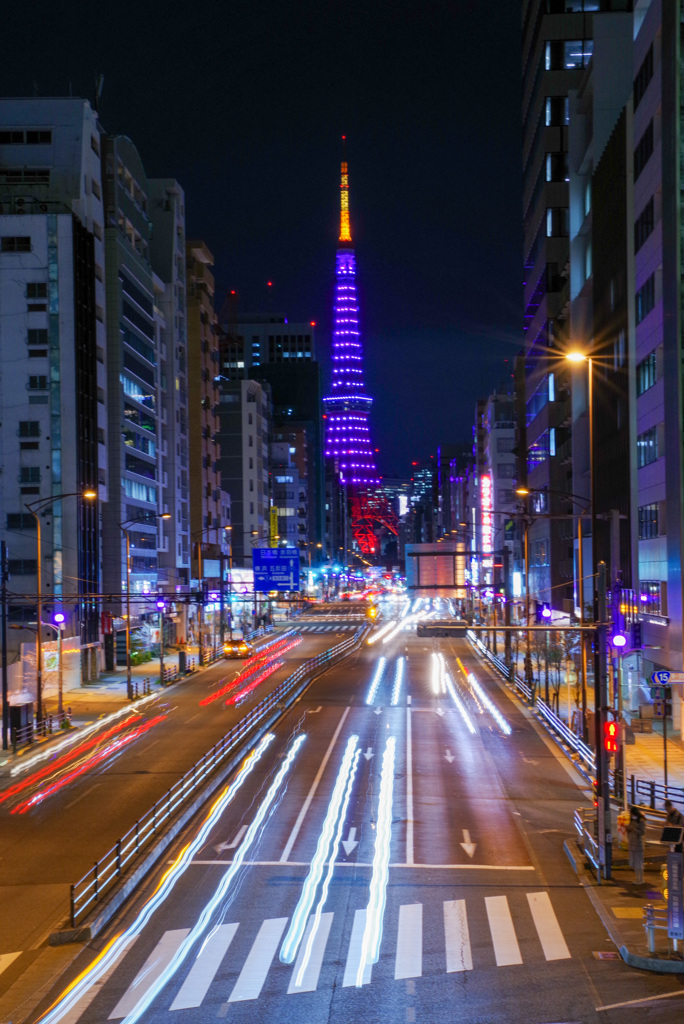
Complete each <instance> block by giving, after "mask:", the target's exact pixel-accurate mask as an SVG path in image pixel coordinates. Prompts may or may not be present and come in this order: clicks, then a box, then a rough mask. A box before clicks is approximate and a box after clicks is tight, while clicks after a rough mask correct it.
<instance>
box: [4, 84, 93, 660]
mask: <svg viewBox="0 0 684 1024" xmlns="http://www.w3.org/2000/svg"><path fill="white" fill-rule="evenodd" d="M100 147H101V136H100V129H99V126H98V122H97V115H96V113H95V112H94V111H93V110H92V109H91V107H90V105H89V103H88V102H87V101H86V100H83V99H76V98H66V99H38V98H35V99H5V100H1V101H0V306H1V307H2V317H1V318H0V407H1V409H2V430H1V431H0V437H1V438H2V440H1V447H0V470H1V472H0V507H1V508H2V519H1V520H0V535H1V536H2V538H3V540H5V541H6V543H7V547H8V552H9V570H10V573H11V577H12V581H11V586H12V590H13V592H14V593H15V594H20V595H21V594H26V595H35V594H36V591H37V576H36V573H37V560H38V557H40V560H41V567H42V588H41V589H42V592H43V594H44V595H50V597H48V598H45V600H44V603H43V612H42V617H43V620H44V621H45V620H46V619H49V618H51V617H52V615H53V614H54V613H55V612H56V611H61V612H62V613H63V614H64V615H65V616H66V624H67V631H68V634H70V635H72V636H73V635H75V636H78V637H80V641H81V647H82V650H83V652H84V657H83V658H82V672H83V676H84V678H86V679H88V678H91V677H92V676H93V675H94V674H95V673H96V672H97V670H98V668H99V665H98V659H97V652H98V648H99V640H100V631H99V623H100V615H99V612H100V609H99V606H98V603H97V601H96V600H94V599H93V595H95V594H97V593H98V592H99V590H100V580H101V547H100V543H99V508H100V506H99V502H97V501H91V502H86V501H82V500H80V498H79V497H78V496H79V495H80V494H82V493H83V492H84V490H91V489H92V490H98V489H99V498H100V500H101V501H103V502H106V501H107V498H108V488H107V484H108V480H107V457H106V448H105V440H106V428H107V424H106V420H105V405H104V401H105V388H106V377H105V361H106V353H107V339H106V334H105V324H104V319H105V293H104V267H105V252H104V223H105V217H104V208H103V202H102V179H101V164H100ZM63 495H64V497H62V496H63ZM51 499H52V500H51ZM38 502H41V503H42V509H43V510H42V512H41V513H40V515H41V533H42V551H41V552H40V555H39V554H38V553H37V550H36V521H35V518H34V516H33V515H32V514H31V512H30V511H28V510H27V508H26V505H27V504H29V505H30V504H35V503H38ZM9 616H10V621H11V622H13V623H14V624H16V625H21V624H22V623H28V622H33V623H34V624H35V622H36V603H35V596H34V597H33V598H32V599H28V600H25V601H22V600H21V599H14V600H13V601H12V603H11V605H10V608H9ZM44 637H45V639H48V637H47V635H46V634H44ZM15 638H18V639H20V640H24V641H29V640H30V639H31V638H32V634H30V633H26V634H22V633H21V631H18V632H13V633H12V634H11V635H10V642H12V641H13V640H14V639H15ZM50 638H51V637H50Z"/></svg>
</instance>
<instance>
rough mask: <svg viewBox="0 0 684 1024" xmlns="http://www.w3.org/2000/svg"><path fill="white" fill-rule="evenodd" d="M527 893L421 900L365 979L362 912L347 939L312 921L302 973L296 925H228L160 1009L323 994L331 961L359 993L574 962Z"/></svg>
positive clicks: (154, 960) (138, 993)
mask: <svg viewBox="0 0 684 1024" xmlns="http://www.w3.org/2000/svg"><path fill="white" fill-rule="evenodd" d="M525 895H526V903H525V902H524V900H523V898H522V896H517V897H516V898H515V903H514V910H512V908H511V903H510V902H509V897H508V896H506V895H498V896H485V897H484V898H474V897H473V898H471V899H469V900H468V901H466V900H465V899H456V900H445V901H444V902H443V903H442V906H441V909H440V908H439V905H438V904H431V905H430V906H429V907H428V908H427V911H426V908H425V907H424V906H423V904H422V903H408V904H403V905H400V906H399V907H398V913H397V914H396V916H395V915H393V916H392V917H391V922H392V924H391V926H390V925H389V918H388V922H386V928H385V934H384V937H383V945H382V948H381V955H380V961H379V962H378V964H376V965H370V964H365V965H364V967H363V972H362V974H361V977H359V972H360V968H361V955H362V945H363V933H364V928H365V924H366V911H365V910H363V909H358V910H356V911H354V915H353V921H352V927H351V932H350V934H349V936H348V937H345V920H346V915H344V914H343V915H336V914H335V913H333V912H332V911H330V912H324V913H322V914H320V915H319V920H318V922H317V925H315V916H314V915H311V917H310V918H309V921H308V924H307V928H306V931H305V933H304V937H303V939H302V942H301V945H300V947H299V952H298V955H297V959H296V961H295V964H294V966H293V967H290V966H286V965H283V964H281V963H280V961H279V959H278V952H279V949H280V945H281V942H282V939H283V935H284V934H285V929H286V927H287V924H288V918H286V917H274V918H267V919H265V920H263V921H262V922H261V924H260V925H259V926H258V928H256V925H257V922H252V921H248V922H244V923H238V922H232V923H229V922H222V923H220V924H218V925H217V926H215V927H214V928H213V930H211V931H210V932H209V933H208V934H207V936H206V937H205V939H204V941H203V942H202V943H201V944H200V946H199V948H198V949H197V951H196V952H195V954H194V959H193V958H192V957H191V958H189V959H188V962H187V965H186V966H185V967H184V968H183V970H184V971H185V976H184V977H182V976H180V975H179V977H178V981H179V982H180V989H179V990H178V991H177V992H176V994H175V996H173V993H172V992H171V991H169V992H168V993H161V994H160V996H159V999H158V1002H157V1003H156V1006H157V1008H158V1009H159V1010H160V1011H163V1010H166V1008H168V1010H169V1011H176V1010H187V1009H193V1008H197V1007H200V1006H201V1005H202V1002H203V1000H204V999H205V998H206V997H207V995H208V994H209V992H210V989H211V987H212V985H213V984H214V983H216V984H218V985H220V989H221V993H222V996H221V998H222V999H226V995H227V1002H228V1003H242V1002H249V1001H254V1000H257V999H258V998H259V997H260V996H261V995H262V993H263V992H264V987H265V986H267V982H268V986H267V988H268V992H269V994H271V995H273V994H280V995H282V996H284V995H285V994H287V995H295V994H300V993H306V992H315V991H316V990H317V989H318V988H319V983H320V982H321V974H322V972H323V971H324V968H326V964H327V968H328V969H327V970H326V972H325V978H326V979H327V980H328V982H333V981H334V983H335V984H339V980H337V979H333V977H332V975H333V974H335V975H336V974H337V969H338V968H337V965H338V964H341V963H343V964H344V972H343V976H342V987H343V988H351V987H355V986H357V985H359V982H360V983H361V986H360V987H363V986H365V985H370V984H371V983H372V982H373V981H374V980H376V981H385V982H389V983H391V981H392V980H395V981H399V980H404V979H413V978H421V977H423V973H424V971H425V970H426V967H427V971H426V973H427V974H430V975H433V976H434V974H435V973H436V972H437V973H439V972H443V973H445V974H455V973H461V972H466V971H473V970H476V969H477V968H478V967H480V968H489V967H492V966H493V963H495V965H496V967H500V968H504V967H508V968H512V967H516V966H520V965H521V964H523V962H524V959H525V960H527V961H529V962H531V963H532V964H533V966H534V967H535V970H536V969H537V962H538V961H542V960H546V961H557V960H569V959H571V953H570V951H569V949H568V946H567V943H566V942H565V939H564V937H563V934H562V931H561V927H560V924H559V922H558V919H557V917H556V914H555V912H554V909H553V906H552V903H551V899H550V897H549V894H548V892H546V891H537V892H529V893H526V894H525ZM396 909H397V908H395V910H396ZM514 913H515V916H516V920H515V921H514ZM336 916H338V918H339V920H338V922H337V923H338V929H337V930H336V929H335V927H334V925H335V917H336ZM189 931H190V929H189V928H175V929H170V930H168V931H165V932H164V934H163V935H162V936H161V937H160V938H159V940H158V942H157V944H156V946H155V947H154V948H153V949H152V950H151V952H150V953H149V956H148V957H147V959H146V960H145V962H144V963H143V965H142V967H141V968H140V970H139V971H138V972H137V974H136V975H135V977H134V978H133V980H132V981H131V982H130V984H129V985H128V987H127V989H126V990H125V992H123V994H122V995H121V996H120V998H119V999H118V1001H117V1002H116V1004H115V1005H114V1007H113V1009H111V1012H110V1013H109V1017H108V1019H109V1020H120V1019H122V1018H124V1017H125V1016H126V1015H127V1014H128V1013H130V1012H131V1011H132V1010H133V1008H134V1007H135V1005H136V1004H137V1003H138V1001H139V1000H140V999H141V998H142V997H143V996H144V995H145V994H146V993H147V992H148V991H149V989H150V988H151V987H152V986H154V985H155V983H156V982H157V979H158V978H159V977H160V975H161V974H162V973H163V971H164V970H165V968H166V967H167V966H168V964H169V963H170V962H171V960H172V959H173V957H174V955H175V953H176V951H177V950H178V949H179V947H180V945H181V943H182V942H183V940H184V939H185V937H186V935H187V934H188V933H189ZM392 947H393V948H392ZM523 950H524V951H525V957H523ZM440 964H441V966H440ZM174 989H175V985H174ZM101 998H102V997H101ZM91 1001H92V997H91V999H88V1000H87V1003H86V1005H84V1006H83V1008H82V1009H79V1008H76V1011H75V1013H72V1014H71V1015H70V1016H69V1024H76V1022H77V1021H78V1020H79V1019H80V1016H81V1014H82V1013H83V1012H85V1009H86V1006H87V1004H89V1003H90V1002H91ZM105 1012H106V1011H105ZM98 1019H103V1018H102V1017H100V1018H98Z"/></svg>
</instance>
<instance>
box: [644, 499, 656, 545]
mask: <svg viewBox="0 0 684 1024" xmlns="http://www.w3.org/2000/svg"><path fill="white" fill-rule="evenodd" d="M658 508H659V506H658V503H657V502H654V503H653V504H652V505H641V506H640V508H639V540H650V539H651V538H652V537H658V536H659V535H660V530H659V524H658Z"/></svg>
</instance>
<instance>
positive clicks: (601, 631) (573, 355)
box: [566, 352, 613, 878]
mask: <svg viewBox="0 0 684 1024" xmlns="http://www.w3.org/2000/svg"><path fill="white" fill-rule="evenodd" d="M566 359H568V360H569V361H570V362H572V363H586V364H587V408H588V413H589V494H590V501H591V569H592V580H593V588H592V589H593V607H594V622H595V624H596V634H595V641H594V709H595V714H594V720H595V721H594V724H595V727H596V729H595V737H596V789H597V795H598V799H599V856H600V855H601V853H602V854H603V861H604V864H603V867H604V874H605V876H606V878H610V877H611V874H612V871H611V862H612V849H613V837H612V826H611V811H610V779H609V776H608V759H607V758H606V752H605V750H604V748H603V732H604V728H603V727H604V723H605V722H606V720H607V713H608V710H609V706H608V675H607V672H606V653H607V635H606V633H607V624H606V621H605V620H606V601H605V566H604V563H603V562H602V563H601V566H602V572H601V579H600V581H599V582H600V586H598V587H597V579H598V562H597V557H596V518H597V517H596V473H595V467H594V365H593V359H592V357H591V356H588V355H586V353H584V352H568V353H566Z"/></svg>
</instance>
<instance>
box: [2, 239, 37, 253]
mask: <svg viewBox="0 0 684 1024" xmlns="http://www.w3.org/2000/svg"><path fill="white" fill-rule="evenodd" d="M0 252H31V238H30V237H29V236H27V235H3V236H2V238H1V239H0Z"/></svg>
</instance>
